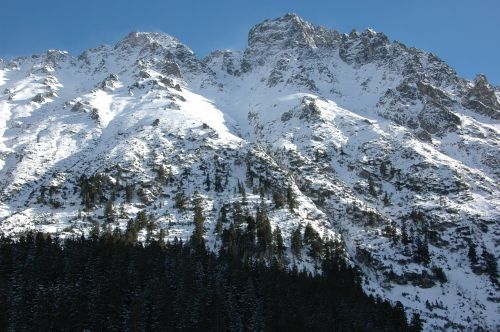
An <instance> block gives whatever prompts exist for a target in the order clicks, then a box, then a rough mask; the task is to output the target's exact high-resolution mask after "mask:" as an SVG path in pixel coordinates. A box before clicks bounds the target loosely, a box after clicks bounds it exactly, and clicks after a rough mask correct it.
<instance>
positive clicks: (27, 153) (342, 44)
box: [0, 14, 500, 331]
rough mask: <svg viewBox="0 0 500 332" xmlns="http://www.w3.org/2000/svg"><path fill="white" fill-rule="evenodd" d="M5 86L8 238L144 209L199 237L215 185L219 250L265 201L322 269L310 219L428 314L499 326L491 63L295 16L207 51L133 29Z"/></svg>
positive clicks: (3, 81) (433, 326) (4, 72)
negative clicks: (466, 71) (465, 62)
mask: <svg viewBox="0 0 500 332" xmlns="http://www.w3.org/2000/svg"><path fill="white" fill-rule="evenodd" d="M0 89H1V90H0V91H3V92H4V93H3V94H1V95H0V135H1V137H2V140H1V141H0V220H1V221H0V230H1V231H2V232H3V234H5V235H7V236H17V235H19V234H21V233H22V232H25V231H26V230H28V229H35V230H41V231H47V232H53V233H58V234H60V235H61V236H73V235H78V234H81V233H87V232H89V230H90V229H91V228H92V227H94V225H95V224H100V225H101V226H102V227H103V228H105V227H109V228H113V229H114V228H120V229H122V230H125V229H126V228H127V227H128V226H127V225H128V224H129V223H130V218H135V216H136V215H137V214H138V213H139V212H140V211H144V212H145V213H146V214H145V215H147V216H149V217H148V225H147V227H144V229H143V230H142V231H141V232H140V233H139V234H140V237H141V238H142V239H146V238H147V237H150V236H157V235H158V234H159V233H160V230H161V229H163V230H164V231H165V234H166V236H167V238H168V239H171V240H172V239H174V238H175V237H178V238H179V237H180V238H183V239H187V238H189V236H190V234H191V232H192V231H193V227H194V223H193V206H194V204H195V203H196V204H198V206H200V201H202V202H203V204H202V205H201V206H203V214H204V218H205V223H204V226H205V238H206V241H207V245H208V246H209V247H210V248H211V249H214V250H216V249H217V247H218V246H219V245H220V244H221V240H220V233H221V229H224V228H226V229H227V228H229V227H230V226H229V224H230V223H231V222H233V221H234V223H236V224H238V225H240V226H238V227H246V226H245V225H246V221H244V220H243V221H242V220H241V218H242V216H243V215H245V214H248V215H252V214H254V215H257V211H262V209H264V210H266V211H268V215H269V219H270V223H271V226H272V228H273V229H277V228H278V227H279V228H280V230H281V232H282V234H283V236H284V238H285V243H286V246H287V247H288V249H287V256H288V263H289V264H290V265H292V264H298V265H301V266H302V267H305V268H307V269H309V270H311V271H314V270H315V269H316V270H318V260H317V257H315V256H314V255H308V254H307V252H309V251H310V250H309V249H311V250H312V248H309V247H307V246H306V248H305V249H304V250H303V254H302V255H301V257H298V256H297V255H296V254H294V253H293V252H292V250H291V248H290V247H291V240H290V238H291V234H292V233H293V232H294V231H296V230H297V229H299V230H300V232H302V233H303V232H304V229H305V226H306V225H307V224H310V225H311V226H312V227H313V229H315V230H316V231H317V232H318V233H319V234H320V235H321V237H322V238H323V239H336V240H337V241H340V242H341V243H342V248H343V250H344V252H345V255H346V257H347V258H348V259H349V260H350V261H351V262H352V264H356V265H357V266H358V267H359V269H360V270H361V271H362V273H363V275H364V279H365V283H364V285H365V286H364V287H365V290H366V292H367V293H370V294H373V295H379V296H382V297H384V298H388V299H390V300H392V301H400V302H401V303H402V304H403V305H404V306H405V307H406V308H408V310H409V311H410V312H418V313H420V314H421V316H422V317H423V318H424V319H425V320H426V323H425V327H426V330H429V331H434V330H457V331H458V330H475V329H483V330H497V329H498V327H499V319H498V317H499V316H500V315H499V313H498V302H499V298H498V295H497V294H498V290H499V289H498V287H499V286H498V278H497V267H496V262H497V261H498V257H499V250H498V245H499V243H498V234H499V233H500V226H499V220H500V196H499V193H500V190H499V189H500V188H499V183H500V181H499V180H500V171H499V170H500V160H499V158H500V153H499V148H498V147H499V114H500V101H499V96H500V90H499V88H497V87H492V86H491V85H490V84H489V83H488V82H487V80H486V78H485V77H484V76H482V75H481V76H478V77H477V78H476V79H475V80H474V81H472V82H470V81H467V80H465V79H463V78H460V77H458V76H457V74H456V73H455V71H454V70H453V69H452V68H450V67H449V66H448V65H446V64H445V63H444V62H443V61H442V60H440V59H439V58H437V57H436V56H435V55H433V54H431V53H427V52H424V51H421V50H417V49H414V48H410V47H407V46H405V45H403V44H402V43H399V42H391V41H390V40H389V39H388V37H387V36H385V35H384V34H382V33H379V32H375V31H373V30H371V29H367V30H365V31H362V32H356V31H353V32H351V33H350V34H343V33H340V32H338V31H332V30H328V29H325V28H322V27H318V26H314V25H313V24H311V23H308V22H305V21H304V20H303V19H301V18H300V17H298V16H297V15H294V14H287V15H285V16H283V17H280V18H277V19H274V20H266V21H264V22H262V23H261V24H258V25H256V26H255V27H254V28H252V29H251V31H250V33H249V36H248V47H247V48H246V49H245V50H243V51H214V52H212V53H210V54H209V55H208V56H207V57H206V58H204V59H200V58H198V57H197V56H196V55H195V54H194V53H193V52H192V51H191V50H190V49H189V47H187V46H185V45H184V44H182V43H181V42H180V41H179V40H177V39H176V38H174V37H171V36H169V35H165V34H160V33H146V32H133V33H131V34H129V35H128V36H126V37H125V38H124V39H123V40H121V41H119V42H118V43H117V44H116V45H113V46H100V47H97V48H93V49H90V50H87V51H85V52H84V53H82V54H81V55H80V56H78V57H73V56H71V55H69V54H68V53H66V52H62V51H49V52H47V53H46V54H41V55H34V56H31V57H20V58H16V59H12V60H4V61H2V62H1V63H0ZM141 215H144V214H142V213H141ZM308 246H312V244H308Z"/></svg>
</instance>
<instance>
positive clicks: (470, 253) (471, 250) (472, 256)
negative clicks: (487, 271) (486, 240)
mask: <svg viewBox="0 0 500 332" xmlns="http://www.w3.org/2000/svg"><path fill="white" fill-rule="evenodd" d="M467 256H469V261H470V263H471V265H472V266H474V265H476V264H477V253H476V245H475V244H474V243H473V242H471V243H469V251H468V253H467Z"/></svg>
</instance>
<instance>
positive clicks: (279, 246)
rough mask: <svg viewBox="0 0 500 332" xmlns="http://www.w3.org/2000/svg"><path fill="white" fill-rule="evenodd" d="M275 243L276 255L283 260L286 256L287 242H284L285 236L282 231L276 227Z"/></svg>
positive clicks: (274, 233)
mask: <svg viewBox="0 0 500 332" xmlns="http://www.w3.org/2000/svg"><path fill="white" fill-rule="evenodd" d="M273 242H274V247H275V248H276V255H277V256H278V257H279V258H282V257H283V256H284V254H285V249H286V247H285V241H284V240H283V234H281V229H280V228H279V227H276V228H275V229H274V232H273Z"/></svg>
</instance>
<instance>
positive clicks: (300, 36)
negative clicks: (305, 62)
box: [248, 13, 316, 48]
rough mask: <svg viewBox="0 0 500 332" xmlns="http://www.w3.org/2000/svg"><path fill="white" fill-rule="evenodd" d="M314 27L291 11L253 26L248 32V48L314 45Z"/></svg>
mask: <svg viewBox="0 0 500 332" xmlns="http://www.w3.org/2000/svg"><path fill="white" fill-rule="evenodd" d="M314 32H315V27H314V26H313V25H312V24H310V23H308V22H306V21H304V20H303V19H302V18H300V17H299V16H298V15H296V14H293V13H288V14H285V15H284V16H281V17H278V18H276V19H271V20H265V21H264V22H262V23H260V24H257V25H256V26H254V27H253V28H252V29H251V30H250V32H249V34H248V46H249V47H250V48H258V47H262V46H264V47H267V46H269V45H270V44H271V45H273V46H276V47H285V48H290V47H294V46H305V47H315V46H316V45H315V42H314Z"/></svg>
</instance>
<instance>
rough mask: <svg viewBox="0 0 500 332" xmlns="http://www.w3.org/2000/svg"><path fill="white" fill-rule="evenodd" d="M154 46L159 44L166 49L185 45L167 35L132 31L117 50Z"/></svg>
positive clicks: (119, 44) (117, 45)
mask: <svg viewBox="0 0 500 332" xmlns="http://www.w3.org/2000/svg"><path fill="white" fill-rule="evenodd" d="M152 44H159V45H161V46H162V47H164V48H176V47H177V46H179V45H184V44H182V43H181V42H180V41H179V40H178V39H177V38H175V37H173V36H171V35H169V34H166V33H162V32H143V31H132V32H130V33H129V34H128V35H127V36H125V37H124V38H123V39H122V40H120V41H119V42H118V43H116V45H115V49H120V48H125V49H130V48H143V47H145V46H148V45H152ZM184 46H185V45H184ZM186 47H187V46H186Z"/></svg>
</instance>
